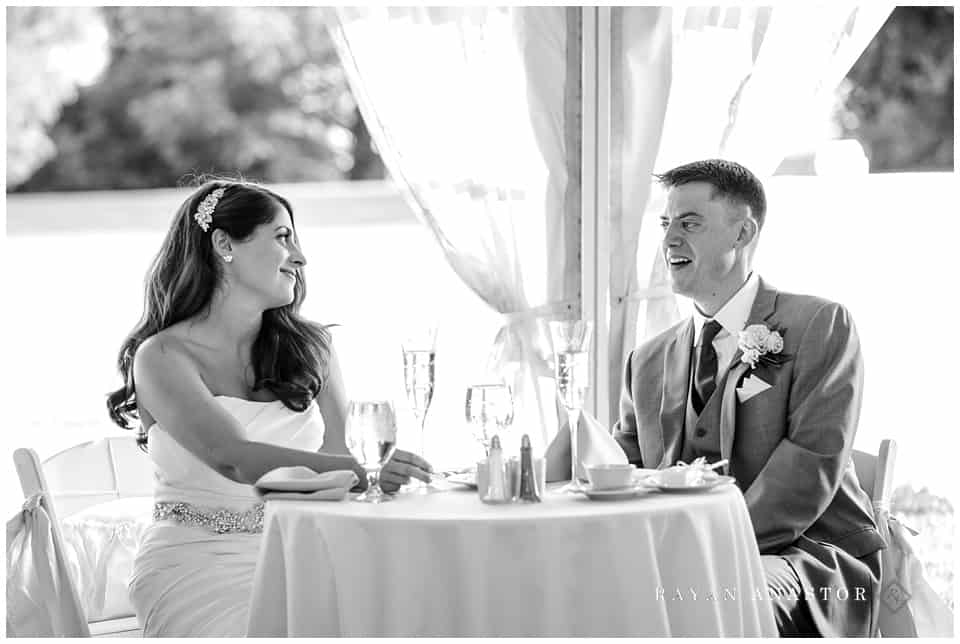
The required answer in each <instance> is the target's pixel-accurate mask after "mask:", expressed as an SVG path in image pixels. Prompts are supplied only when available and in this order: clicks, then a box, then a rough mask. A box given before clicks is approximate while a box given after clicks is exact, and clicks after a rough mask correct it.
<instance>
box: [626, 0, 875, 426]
mask: <svg viewBox="0 0 960 644" xmlns="http://www.w3.org/2000/svg"><path fill="white" fill-rule="evenodd" d="M892 8H893V5H884V4H878V5H869V6H868V5H864V6H852V5H848V4H847V5H845V4H831V5H827V4H823V5H807V4H800V3H794V4H784V5H778V6H775V7H754V6H719V7H683V6H677V7H674V8H673V10H672V16H671V22H672V24H671V35H672V38H671V47H667V46H666V45H663V44H658V46H654V44H656V43H660V42H661V39H662V37H663V32H662V29H651V28H650V26H649V20H650V19H651V16H650V15H649V13H650V11H651V9H652V8H650V7H626V8H621V9H619V10H618V11H617V12H616V13H614V16H613V17H614V20H613V21H612V22H613V24H612V29H613V30H614V32H613V34H612V36H613V37H612V39H611V42H612V45H613V51H612V53H611V57H612V59H613V60H614V61H617V60H623V61H633V59H634V56H635V54H633V52H649V56H651V57H656V58H649V59H648V60H647V63H646V64H647V69H646V70H644V69H643V68H639V67H638V66H637V65H636V64H634V63H632V62H631V63H630V64H621V65H620V66H619V67H617V66H616V63H615V65H614V69H613V77H612V84H613V87H614V88H616V87H617V84H618V83H619V84H621V85H623V86H625V87H633V86H638V87H640V88H642V89H641V91H623V92H619V93H618V92H616V91H615V92H613V94H612V101H613V103H614V105H613V109H612V112H613V113H612V115H611V116H612V119H611V133H612V137H611V138H612V140H616V139H617V137H618V136H622V135H623V133H628V132H631V131H632V128H635V127H637V126H636V125H635V122H650V123H659V122H661V121H662V132H661V133H660V137H659V148H658V149H657V150H656V156H655V159H656V160H655V162H654V163H653V170H654V172H657V173H659V172H664V171H666V170H668V169H670V168H672V167H675V166H677V165H680V164H682V163H687V162H690V161H695V160H698V159H706V158H714V157H721V158H727V159H731V160H734V161H737V162H739V163H742V164H743V165H745V166H746V167H748V168H749V169H750V170H751V171H753V172H754V173H755V174H756V175H757V176H758V177H759V178H760V179H761V181H763V180H765V179H766V178H768V177H769V176H770V175H772V174H773V172H774V170H775V169H776V167H777V165H779V162H780V161H781V160H782V159H783V157H784V156H785V155H786V154H787V153H788V152H790V151H791V150H792V149H794V148H795V146H796V145H797V144H798V143H800V142H802V141H803V140H804V139H805V138H807V137H809V136H811V131H812V128H815V127H816V126H817V125H819V123H820V122H821V121H822V119H823V118H824V117H825V116H826V113H827V109H828V108H829V105H830V102H831V101H832V100H833V92H834V91H835V89H836V87H837V85H838V84H839V83H840V81H841V80H842V79H843V77H844V76H845V75H846V73H847V72H848V71H849V69H850V67H851V66H852V65H853V64H854V63H855V62H856V59H857V58H858V57H859V55H860V53H861V52H862V51H863V49H864V48H865V47H866V45H867V44H868V43H869V42H870V39H871V38H872V37H873V36H874V34H875V33H876V32H877V30H878V29H879V28H880V27H881V26H882V24H883V22H884V21H885V20H886V18H887V16H888V15H889V13H890V11H891V10H892ZM638 14H639V15H638ZM644 18H646V20H644ZM660 19H661V20H662V19H663V16H662V15H661V16H660ZM658 24H659V23H658ZM668 52H669V54H668ZM668 55H669V56H670V59H671V60H670V62H669V64H670V68H671V71H670V81H669V83H668V91H669V97H668V98H667V102H666V111H665V115H664V112H662V110H661V106H660V104H659V102H658V101H656V100H653V99H652V98H651V96H649V95H647V94H646V93H645V91H643V90H647V88H648V87H650V88H652V89H651V90H650V91H653V92H657V93H661V94H662V92H663V91H664V89H665V83H664V80H663V72H662V66H657V65H654V64H653V61H654V60H657V61H660V62H661V64H662V63H663V61H664V60H665V58H666V57H667V56H668ZM644 73H646V74H648V75H647V76H644V75H643V74H644ZM618 102H619V104H618ZM647 137H648V140H650V141H651V142H655V137H653V135H652V133H651V134H648V135H647ZM627 139H628V140H629V137H627ZM651 153H652V151H651V150H650V149H649V148H648V147H644V146H626V145H625V146H623V147H622V148H621V149H620V150H619V151H618V150H617V149H616V148H614V150H613V154H614V158H613V159H612V160H611V168H613V170H614V171H613V173H612V175H611V178H610V180H611V186H612V187H615V186H617V185H619V186H627V187H629V188H630V189H619V190H617V189H612V190H611V193H610V194H611V213H612V214H613V215H614V216H617V213H620V215H619V216H621V217H623V218H624V219H626V218H636V219H637V221H636V225H635V227H634V228H633V229H631V228H629V227H628V226H626V225H624V226H621V227H620V228H617V227H614V228H613V229H612V234H613V235H614V236H615V237H616V236H617V235H620V236H621V237H620V240H619V243H620V244H621V245H622V247H623V248H624V252H623V253H622V257H623V262H624V264H623V265H622V266H619V267H618V266H616V265H615V266H612V270H611V282H610V300H611V303H612V311H611V322H610V328H611V333H610V345H609V355H610V357H611V362H612V363H613V364H612V365H611V370H615V372H616V373H615V374H613V375H615V376H616V377H615V378H612V379H611V381H610V382H611V387H610V390H609V413H610V414H611V418H616V413H617V412H616V409H617V397H618V394H619V390H618V386H619V380H620V378H622V375H620V373H621V371H620V369H621V368H622V365H623V363H624V360H625V359H626V356H627V354H628V353H629V351H630V350H631V349H632V348H633V347H634V346H636V345H637V344H639V343H640V342H642V341H643V340H644V339H646V338H648V337H651V336H652V335H654V334H656V333H658V332H660V331H662V330H664V329H665V328H667V327H668V326H670V325H672V324H673V323H675V322H676V321H678V320H679V319H680V315H681V311H680V303H679V302H678V300H677V298H676V297H675V296H674V295H673V293H672V291H671V290H670V282H669V276H668V274H667V273H666V270H665V266H664V264H663V261H662V258H661V255H660V233H661V231H660V228H659V226H658V225H657V218H658V215H659V213H660V212H661V211H662V209H663V205H664V204H663V192H662V191H661V190H659V189H656V188H654V189H651V188H650V185H649V184H650V175H649V172H644V170H645V169H646V168H647V167H649V164H648V161H649V158H650V155H651ZM637 229H638V230H637ZM631 245H632V246H633V248H634V249H636V256H635V257H636V262H634V257H632V256H630V247H631ZM621 329H622V330H623V333H622V334H620V333H619V331H620V330H621ZM631 329H635V330H636V335H631V331H630V330H631ZM615 331H617V332H616V333H615Z"/></svg>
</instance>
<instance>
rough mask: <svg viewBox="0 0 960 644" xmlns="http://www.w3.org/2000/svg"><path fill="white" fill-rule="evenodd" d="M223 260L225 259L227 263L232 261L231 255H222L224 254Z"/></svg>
mask: <svg viewBox="0 0 960 644" xmlns="http://www.w3.org/2000/svg"><path fill="white" fill-rule="evenodd" d="M223 261H225V262H226V263H228V264H229V263H230V262H232V261H233V255H224V256H223Z"/></svg>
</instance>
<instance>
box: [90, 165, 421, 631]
mask: <svg viewBox="0 0 960 644" xmlns="http://www.w3.org/2000/svg"><path fill="white" fill-rule="evenodd" d="M305 264H306V260H305V258H304V256H303V253H302V252H301V250H300V247H299V242H298V239H297V234H296V229H295V227H294V223H293V211H292V209H291V207H290V204H289V203H288V202H287V201H286V200H285V199H284V198H282V197H280V196H279V195H277V194H275V193H274V192H272V191H270V190H267V189H266V188H263V187H261V186H259V185H256V184H251V183H245V182H233V181H221V180H215V181H209V182H207V183H205V184H204V185H202V186H201V187H200V188H199V189H197V190H196V191H195V192H194V193H193V194H192V195H191V196H190V197H189V198H188V199H187V200H186V201H185V202H184V203H183V204H182V205H181V206H180V209H179V210H178V211H177V214H176V216H175V218H174V220H173V223H172V225H171V228H170V230H169V232H168V233H167V236H166V239H165V240H164V242H163V246H162V247H161V249H160V252H159V253H158V255H157V257H156V259H155V260H154V262H153V265H152V266H151V268H150V271H149V273H148V276H147V283H146V297H145V304H144V314H143V317H142V319H141V320H140V323H139V324H138V325H137V326H136V328H135V329H134V330H133V331H132V332H131V334H130V336H129V337H128V338H127V339H126V341H125V342H124V343H123V346H122V348H121V350H120V355H119V369H120V373H121V375H122V376H123V381H124V385H123V387H121V388H120V389H118V390H117V391H115V392H113V393H112V394H110V396H109V398H108V403H107V406H108V409H109V412H110V416H111V418H112V419H113V420H114V422H116V423H117V424H119V425H121V426H122V427H125V428H127V429H132V428H133V427H135V426H137V425H139V426H140V427H141V434H140V435H139V436H138V442H140V443H141V444H142V445H146V444H147V442H148V441H149V453H150V456H151V459H152V460H153V462H154V465H155V470H156V487H155V493H154V496H155V506H154V519H155V521H154V523H153V524H152V525H151V526H150V528H149V530H148V531H147V533H146V535H145V537H144V540H143V542H142V545H141V548H140V551H139V552H138V554H137V558H136V560H135V562H134V571H133V576H132V578H131V580H130V586H129V588H130V594H131V599H132V601H133V604H134V607H135V608H136V612H137V619H138V621H139V622H140V625H141V626H142V627H143V631H144V635H146V636H158V635H159V636H220V637H229V636H242V635H245V633H246V625H247V611H248V607H247V605H248V602H249V599H250V595H251V589H252V584H253V576H254V567H255V565H256V559H257V549H258V547H259V543H260V531H261V530H262V516H263V506H262V504H260V503H258V499H257V497H256V495H255V494H254V491H253V487H252V484H253V483H254V482H255V481H257V479H259V478H260V476H262V475H263V474H264V473H266V472H269V471H270V470H272V469H274V468H277V467H283V466H293V465H301V466H306V467H309V468H311V469H312V470H314V471H316V472H320V473H323V472H330V471H334V470H352V471H353V472H354V473H356V474H357V476H358V478H359V481H360V482H361V483H360V485H361V486H362V485H364V484H365V476H364V475H363V469H362V468H361V467H360V466H359V464H358V463H357V462H356V461H355V460H354V459H353V458H352V457H351V456H350V455H349V453H348V451H347V448H346V441H345V437H344V425H345V414H346V397H345V394H344V388H343V382H342V379H341V375H340V370H339V367H338V364H337V358H336V354H335V352H334V351H333V347H332V345H331V337H330V332H329V331H328V330H327V328H326V327H323V326H320V325H317V324H314V323H311V322H309V321H307V320H304V319H303V318H301V317H300V316H299V315H298V310H299V308H300V305H301V303H302V301H303V298H304V296H305V293H306V285H305V282H304V275H303V267H304V265H305ZM430 471H431V468H430V465H429V464H428V463H427V462H426V461H424V460H423V459H421V458H420V457H418V456H416V455H414V454H410V453H408V452H404V451H400V450H397V451H396V452H395V454H394V457H393V458H392V459H391V461H390V462H389V463H388V464H387V465H386V466H385V467H384V469H383V473H382V476H381V481H382V486H383V488H384V490H386V491H395V490H397V489H398V488H399V487H400V485H402V484H404V483H406V482H408V481H409V480H410V477H414V478H417V479H420V480H422V481H429V480H430V474H429V473H430ZM346 478H347V479H349V482H348V483H347V484H349V483H352V482H353V478H352V477H350V476H349V475H346Z"/></svg>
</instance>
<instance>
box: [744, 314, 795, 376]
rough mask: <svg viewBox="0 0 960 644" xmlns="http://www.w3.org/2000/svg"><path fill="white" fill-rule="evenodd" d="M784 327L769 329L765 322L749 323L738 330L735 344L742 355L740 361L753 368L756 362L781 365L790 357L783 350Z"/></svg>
mask: <svg viewBox="0 0 960 644" xmlns="http://www.w3.org/2000/svg"><path fill="white" fill-rule="evenodd" d="M784 334H786V330H784V329H770V328H768V327H767V325H765V324H751V325H750V326H748V327H747V328H746V329H744V330H743V331H741V332H740V339H739V340H738V342H737V346H738V347H739V349H740V351H742V352H743V355H742V356H740V362H742V363H744V364H748V365H750V368H751V369H755V368H756V366H757V364H771V365H781V364H783V363H784V362H786V361H788V360H789V359H790V356H788V355H787V354H785V353H782V352H783V336H784Z"/></svg>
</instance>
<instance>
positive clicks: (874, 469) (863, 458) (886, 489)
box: [853, 439, 897, 510]
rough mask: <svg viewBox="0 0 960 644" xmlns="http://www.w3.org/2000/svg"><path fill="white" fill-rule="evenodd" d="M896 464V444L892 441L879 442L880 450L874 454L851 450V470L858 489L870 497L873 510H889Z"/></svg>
mask: <svg viewBox="0 0 960 644" xmlns="http://www.w3.org/2000/svg"><path fill="white" fill-rule="evenodd" d="M896 463H897V443H896V441H894V440H892V439H885V440H882V441H880V450H879V451H878V452H877V453H876V454H870V453H868V452H862V451H860V450H857V449H855V450H853V469H854V470H855V471H856V473H857V480H859V481H860V487H861V488H863V491H864V492H866V493H867V496H869V497H870V500H871V501H872V502H873V507H874V508H884V509H887V510H889V508H890V498H891V497H892V496H893V469H894V466H896Z"/></svg>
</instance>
